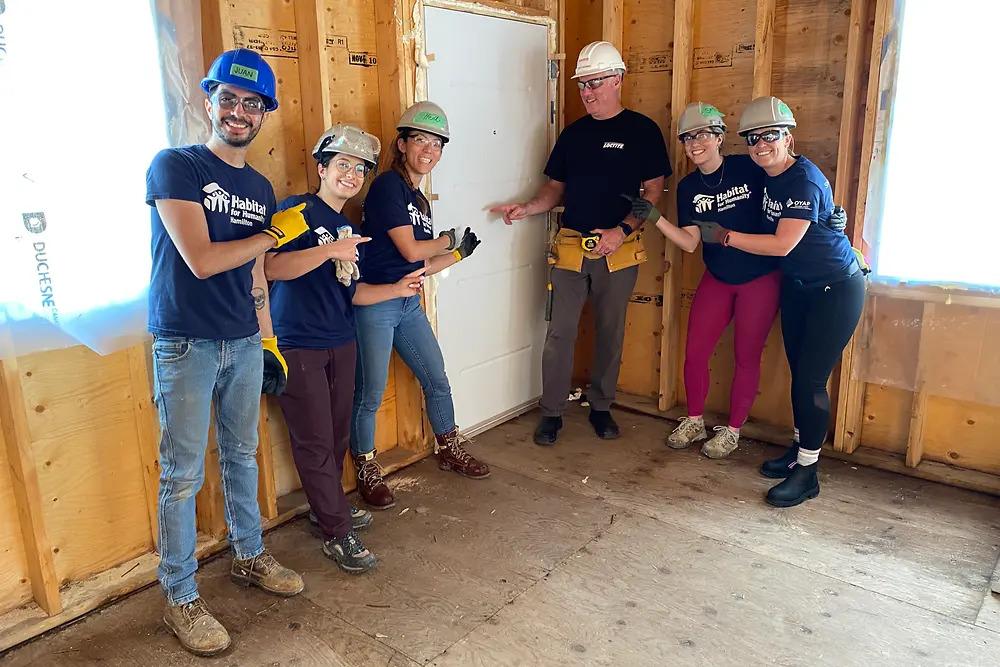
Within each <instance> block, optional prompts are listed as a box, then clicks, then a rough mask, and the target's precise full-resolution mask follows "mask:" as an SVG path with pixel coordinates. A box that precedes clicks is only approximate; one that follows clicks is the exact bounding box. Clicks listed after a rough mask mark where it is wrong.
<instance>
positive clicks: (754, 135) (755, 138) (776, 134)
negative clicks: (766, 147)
mask: <svg viewBox="0 0 1000 667" xmlns="http://www.w3.org/2000/svg"><path fill="white" fill-rule="evenodd" d="M786 134H788V130H786V129H785V128H783V127H782V128H780V129H777V130H767V131H766V132H751V133H750V134H748V135H747V136H746V140H747V146H756V145H757V142H759V141H760V140H761V139H763V140H764V141H766V142H767V143H769V144H773V143H774V142H775V141H777V140H778V139H780V138H782V137H783V136H785V135H786Z"/></svg>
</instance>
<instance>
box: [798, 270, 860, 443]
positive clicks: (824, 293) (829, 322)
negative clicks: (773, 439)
mask: <svg viewBox="0 0 1000 667" xmlns="http://www.w3.org/2000/svg"><path fill="white" fill-rule="evenodd" d="M864 305H865V278H864V276H863V275H862V274H861V272H860V271H859V272H858V273H857V274H855V275H854V276H853V277H851V278H848V279H847V280H843V281H841V282H838V283H834V284H832V285H820V286H818V287H801V286H797V285H796V284H795V283H793V282H792V281H790V280H785V281H784V284H782V286H781V334H782V336H783V337H784V340H785V355H786V356H787V357H788V367H789V368H790V369H791V371H792V415H793V417H794V418H795V426H796V427H797V428H798V429H799V447H800V448H802V449H810V450H816V449H820V448H821V447H822V446H823V441H824V440H825V439H826V434H827V431H828V428H829V425H830V394H829V393H828V392H827V390H826V385H827V382H829V380H830V374H831V373H833V368H834V366H836V365H837V362H838V361H839V360H840V355H841V353H842V352H843V351H844V347H845V346H846V345H847V343H848V341H850V340H851V335H852V334H853V333H854V329H855V328H856V327H857V325H858V320H860V319H861V311H862V309H863V308H864Z"/></svg>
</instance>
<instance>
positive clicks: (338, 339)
mask: <svg viewBox="0 0 1000 667" xmlns="http://www.w3.org/2000/svg"><path fill="white" fill-rule="evenodd" d="M304 201H306V202H311V204H312V205H311V206H309V207H308V208H307V209H306V210H305V211H303V215H304V216H305V218H306V222H307V223H309V231H308V232H306V233H305V234H303V235H302V236H300V237H298V238H297V239H295V240H294V241H291V242H290V243H286V244H285V245H283V246H281V247H280V248H278V249H276V250H274V251H272V252H275V253H281V252H294V251H297V250H308V249H310V248H315V247H317V246H321V245H324V244H327V243H333V242H334V241H336V240H337V238H338V237H337V230H338V229H339V228H341V227H350V228H351V232H352V233H357V230H355V229H354V228H353V226H352V225H351V223H350V221H349V220H348V219H347V218H345V217H344V216H343V215H341V214H340V213H338V212H336V211H334V210H333V209H332V208H330V207H329V206H328V205H327V204H326V202H324V201H323V200H322V199H320V198H319V197H317V196H316V195H314V194H306V195H295V196H292V197H289V198H288V199H285V200H284V201H282V202H281V203H280V204H278V210H279V211H283V210H285V209H286V208H291V207H293V206H298V205H299V204H301V203H302V202H304ZM363 249H364V245H359V246H358V253H359V254H360V253H362V252H364V250H363ZM356 289H357V286H356V283H354V282H353V281H352V282H351V286H350V287H344V286H343V285H342V284H341V283H340V282H339V281H338V280H337V267H336V264H334V262H332V261H329V262H323V263H322V264H320V265H319V266H317V267H316V268H315V269H313V270H312V271H309V272H308V273H305V274H303V275H301V276H299V277H298V278H296V279H294V280H276V281H275V282H274V283H273V284H272V285H271V322H272V323H273V325H274V335H276V336H277V337H278V344H279V345H280V346H281V348H282V349H290V348H306V349H310V350H325V349H328V348H332V347H339V346H341V345H344V344H345V343H349V342H351V341H352V340H354V337H355V330H356V328H355V324H354V308H353V307H352V306H351V299H352V298H354V291H355V290H356Z"/></svg>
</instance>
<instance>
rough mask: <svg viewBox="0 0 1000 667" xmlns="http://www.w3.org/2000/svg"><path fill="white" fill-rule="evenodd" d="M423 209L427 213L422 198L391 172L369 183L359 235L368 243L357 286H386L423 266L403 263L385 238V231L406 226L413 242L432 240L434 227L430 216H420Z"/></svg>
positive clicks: (426, 206)
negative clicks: (363, 284) (359, 284)
mask: <svg viewBox="0 0 1000 667" xmlns="http://www.w3.org/2000/svg"><path fill="white" fill-rule="evenodd" d="M425 208H426V209H427V210H429V209H430V207H429V206H428V204H427V200H426V199H424V196H423V195H422V194H421V193H420V191H419V190H414V189H412V188H410V186H409V185H407V184H406V181H404V180H403V177H402V176H401V175H400V174H399V172H397V171H396V170H394V169H390V170H389V171H386V172H384V173H382V174H380V175H379V176H378V178H376V179H375V180H374V181H373V182H372V185H371V188H369V189H368V196H367V197H365V205H364V212H363V218H362V222H361V232H362V233H363V234H364V235H365V236H370V237H371V239H372V240H371V241H369V242H368V243H366V244H365V245H366V246H367V247H366V248H365V256H364V258H363V259H362V262H361V264H359V268H360V269H361V282H364V283H368V284H369V285H388V284H390V283H394V282H396V281H397V280H399V279H400V278H402V277H403V276H405V275H406V274H407V273H412V272H413V271H416V270H417V269H419V268H421V267H422V266H423V265H424V262H423V261H422V260H421V261H419V262H407V261H406V259H405V258H404V257H403V255H402V254H401V253H400V252H399V249H398V248H396V244H395V243H393V242H392V238H390V237H389V230H390V229H395V228H396V227H404V226H407V225H409V226H410V227H412V228H413V238H415V239H416V240H418V241H429V240H431V239H433V238H434V226H433V223H432V222H431V216H430V215H429V214H428V213H424V212H423V209H425Z"/></svg>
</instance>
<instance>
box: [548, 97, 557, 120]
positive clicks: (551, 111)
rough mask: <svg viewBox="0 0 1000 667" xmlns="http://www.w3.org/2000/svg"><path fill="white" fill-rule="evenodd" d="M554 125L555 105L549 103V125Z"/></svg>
mask: <svg viewBox="0 0 1000 667" xmlns="http://www.w3.org/2000/svg"><path fill="white" fill-rule="evenodd" d="M555 124H556V103H555V102H554V101H549V125H555Z"/></svg>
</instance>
